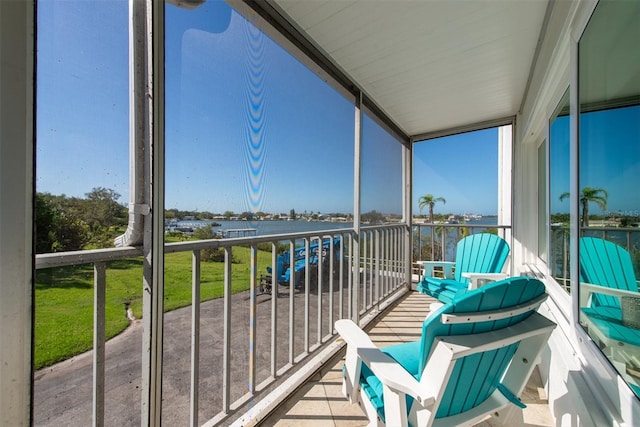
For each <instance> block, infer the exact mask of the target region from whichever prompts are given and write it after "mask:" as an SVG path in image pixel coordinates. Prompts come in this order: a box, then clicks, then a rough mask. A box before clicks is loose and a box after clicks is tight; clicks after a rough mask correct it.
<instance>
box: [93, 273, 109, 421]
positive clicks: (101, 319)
mask: <svg viewBox="0 0 640 427" xmlns="http://www.w3.org/2000/svg"><path fill="white" fill-rule="evenodd" d="M105 270H106V265H105V263H104V262H96V263H95V264H94V265H93V425H94V426H103V425H104V371H105V351H104V348H105V331H104V327H105V294H106V274H105Z"/></svg>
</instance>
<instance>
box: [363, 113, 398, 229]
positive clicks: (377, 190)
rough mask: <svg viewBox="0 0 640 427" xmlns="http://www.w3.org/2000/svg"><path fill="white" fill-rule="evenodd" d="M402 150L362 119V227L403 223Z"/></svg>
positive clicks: (369, 121)
mask: <svg viewBox="0 0 640 427" xmlns="http://www.w3.org/2000/svg"><path fill="white" fill-rule="evenodd" d="M402 150H403V146H402V144H401V143H400V142H399V141H398V140H397V139H395V138H394V137H393V136H392V135H391V134H390V133H389V132H387V131H386V130H384V129H383V128H382V127H381V126H380V125H379V124H378V123H376V122H375V121H374V120H373V119H371V118H370V117H369V116H368V115H366V114H364V115H363V120H362V150H361V152H362V166H361V169H360V170H361V187H360V188H361V190H360V191H361V205H360V206H361V209H360V210H361V215H360V218H361V220H362V223H363V224H364V225H367V224H370V225H374V224H385V223H392V222H398V221H400V220H401V219H402Z"/></svg>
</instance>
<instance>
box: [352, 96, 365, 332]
mask: <svg viewBox="0 0 640 427" xmlns="http://www.w3.org/2000/svg"><path fill="white" fill-rule="evenodd" d="M355 107H356V108H355V118H354V128H355V135H354V150H353V151H354V164H353V230H354V236H353V241H352V242H353V246H352V251H351V268H352V270H351V274H352V275H353V276H352V277H353V282H352V286H353V291H352V293H351V296H352V298H353V303H352V312H351V313H350V316H351V320H353V321H354V322H355V323H356V325H357V324H358V322H359V320H360V314H359V313H360V305H359V303H358V294H359V292H358V291H359V289H360V185H361V181H362V176H361V170H360V169H361V166H362V92H359V93H358V97H357V99H356V106H355Z"/></svg>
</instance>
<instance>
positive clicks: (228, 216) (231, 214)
mask: <svg viewBox="0 0 640 427" xmlns="http://www.w3.org/2000/svg"><path fill="white" fill-rule="evenodd" d="M222 215H224V217H225V218H226V219H230V218H231V217H232V216H233V212H231V211H224V213H223V214H222Z"/></svg>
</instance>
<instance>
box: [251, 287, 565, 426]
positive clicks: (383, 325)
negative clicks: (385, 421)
mask: <svg viewBox="0 0 640 427" xmlns="http://www.w3.org/2000/svg"><path fill="white" fill-rule="evenodd" d="M432 301H435V300H433V299H431V298H429V297H427V296H426V295H423V294H420V293H418V292H410V293H409V294H408V295H407V296H406V297H405V298H403V299H402V300H401V301H400V303H399V304H397V305H396V306H395V307H394V308H393V309H392V310H391V311H390V312H388V313H387V314H386V315H385V316H384V317H383V318H382V319H381V320H380V321H379V322H378V323H377V324H376V325H375V326H374V327H373V328H371V329H370V331H369V335H370V336H371V337H372V340H373V341H374V342H375V343H376V344H377V345H379V346H380V347H384V346H387V345H390V344H397V343H401V342H407V341H413V340H416V339H418V338H419V337H420V332H421V327H422V321H423V320H424V318H425V316H426V315H427V314H428V313H429V305H430V303H431V302H432ZM343 363H344V362H343V360H340V361H338V362H337V363H335V364H332V366H330V367H327V369H326V370H325V371H324V372H322V373H321V374H320V375H318V376H317V378H315V379H313V380H312V381H310V382H309V383H307V384H306V385H305V386H303V387H302V388H301V389H300V390H299V391H298V392H297V393H296V394H294V395H292V397H291V398H290V399H289V400H288V401H287V402H285V404H283V405H282V406H281V407H280V408H278V410H276V411H275V412H274V413H273V414H272V415H271V416H270V417H268V418H267V419H265V420H264V421H263V422H262V424H261V425H262V426H276V427H289V426H291V427H294V426H295V427H328V426H334V427H359V426H366V425H367V424H368V421H367V418H366V417H365V416H364V413H363V412H362V410H361V409H360V407H359V405H350V404H349V403H348V402H347V399H346V398H345V397H344V396H343V395H342V365H343ZM522 401H523V402H524V403H525V404H526V405H527V408H526V409H525V410H524V421H525V426H529V427H534V426H553V425H554V423H553V419H552V417H551V412H550V411H549V407H548V405H547V400H546V396H545V393H544V388H543V386H542V383H541V381H540V376H539V374H538V371H537V370H536V371H534V375H532V377H531V379H530V380H529V383H528V385H527V387H526V389H525V391H524V393H523V396H522ZM493 425H498V424H497V423H496V422H494V421H493V420H492V419H490V418H489V419H487V420H486V421H483V422H482V423H480V424H478V426H480V427H490V426H493Z"/></svg>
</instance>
